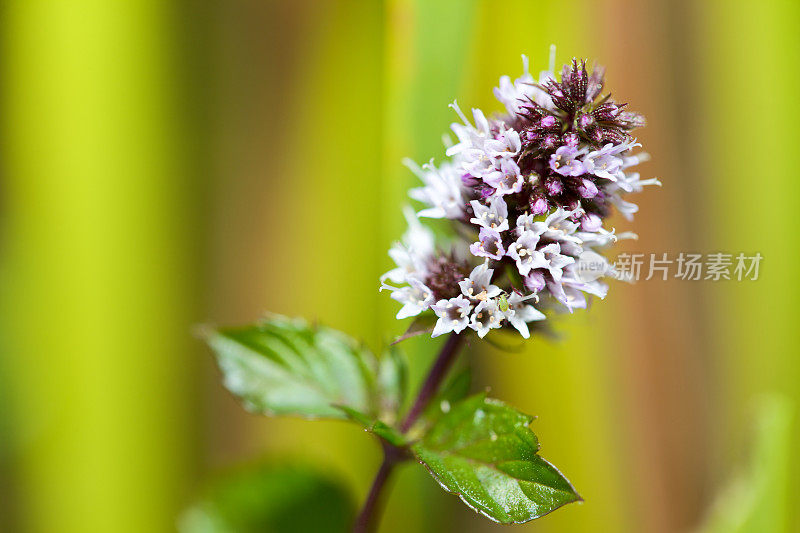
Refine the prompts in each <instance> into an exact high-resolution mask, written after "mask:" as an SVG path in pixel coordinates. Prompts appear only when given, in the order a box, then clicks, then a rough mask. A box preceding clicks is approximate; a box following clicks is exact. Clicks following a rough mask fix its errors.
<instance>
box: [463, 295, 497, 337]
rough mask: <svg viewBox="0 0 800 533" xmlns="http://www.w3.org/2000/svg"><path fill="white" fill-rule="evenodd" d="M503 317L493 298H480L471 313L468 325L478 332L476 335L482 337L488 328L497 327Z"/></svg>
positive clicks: (487, 331)
mask: <svg viewBox="0 0 800 533" xmlns="http://www.w3.org/2000/svg"><path fill="white" fill-rule="evenodd" d="M503 318H504V317H503V313H502V312H501V311H500V309H499V308H498V307H497V302H496V301H495V300H494V299H493V298H490V299H487V300H482V301H481V302H480V303H479V304H478V305H477V306H476V307H475V311H474V312H473V313H472V318H471V319H470V323H469V327H470V328H472V329H474V330H475V331H477V332H478V337H480V338H483V337H485V336H486V334H487V333H489V330H490V329H495V328H499V327H500V326H501V324H502V322H503Z"/></svg>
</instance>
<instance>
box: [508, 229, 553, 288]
mask: <svg viewBox="0 0 800 533" xmlns="http://www.w3.org/2000/svg"><path fill="white" fill-rule="evenodd" d="M538 244H539V235H538V234H537V233H535V232H533V231H525V232H524V233H523V234H522V235H520V236H519V237H518V238H517V240H516V241H514V242H513V243H511V244H510V245H509V247H508V252H507V253H506V255H508V256H509V257H510V258H511V259H513V260H514V261H516V263H517V270H518V271H519V273H520V275H521V276H523V277H524V276H527V275H528V272H530V271H531V270H533V269H534V268H544V267H546V266H547V262H546V260H545V257H544V254H542V253H541V252H538V251H537V250H536V247H537V246H538Z"/></svg>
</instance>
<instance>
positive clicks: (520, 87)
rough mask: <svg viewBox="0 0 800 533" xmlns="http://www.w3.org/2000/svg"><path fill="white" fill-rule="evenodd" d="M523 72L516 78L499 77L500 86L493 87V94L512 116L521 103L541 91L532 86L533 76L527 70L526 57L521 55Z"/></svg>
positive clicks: (518, 109)
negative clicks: (512, 79)
mask: <svg viewBox="0 0 800 533" xmlns="http://www.w3.org/2000/svg"><path fill="white" fill-rule="evenodd" d="M522 70H523V74H522V76H520V77H519V78H517V79H516V80H514V81H513V83H512V81H511V78H510V77H509V76H503V77H501V78H500V86H499V87H495V88H494V96H495V98H497V99H498V100H499V101H500V103H502V104H503V105H504V106H506V109H507V110H508V114H509V115H511V116H512V117H513V116H514V115H516V114H517V113H519V111H520V110H521V109H522V106H521V104H525V103H527V102H528V99H529V98H530V99H533V97H534V95H535V93H536V92H537V91H540V92H543V91H541V90H540V89H537V88H536V87H535V86H534V80H533V76H531V73H530V72H528V57H527V56H525V55H523V56H522Z"/></svg>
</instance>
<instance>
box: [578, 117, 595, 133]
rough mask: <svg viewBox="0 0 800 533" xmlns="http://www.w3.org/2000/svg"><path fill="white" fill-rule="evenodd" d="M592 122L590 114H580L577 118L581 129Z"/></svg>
mask: <svg viewBox="0 0 800 533" xmlns="http://www.w3.org/2000/svg"><path fill="white" fill-rule="evenodd" d="M593 123H594V119H593V118H592V116H591V115H581V116H580V118H579V119H578V127H579V128H580V129H582V130H585V129H586V128H588V127H589V126H591V125H592V124H593Z"/></svg>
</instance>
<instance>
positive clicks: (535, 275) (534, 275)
mask: <svg viewBox="0 0 800 533" xmlns="http://www.w3.org/2000/svg"><path fill="white" fill-rule="evenodd" d="M523 284H524V285H525V288H526V289H528V290H529V291H531V292H533V293H537V292H539V291H541V290H542V289H544V286H545V281H544V274H542V273H541V272H539V271H538V270H532V271H531V272H530V274H528V275H527V276H525V279H524V280H523Z"/></svg>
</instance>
